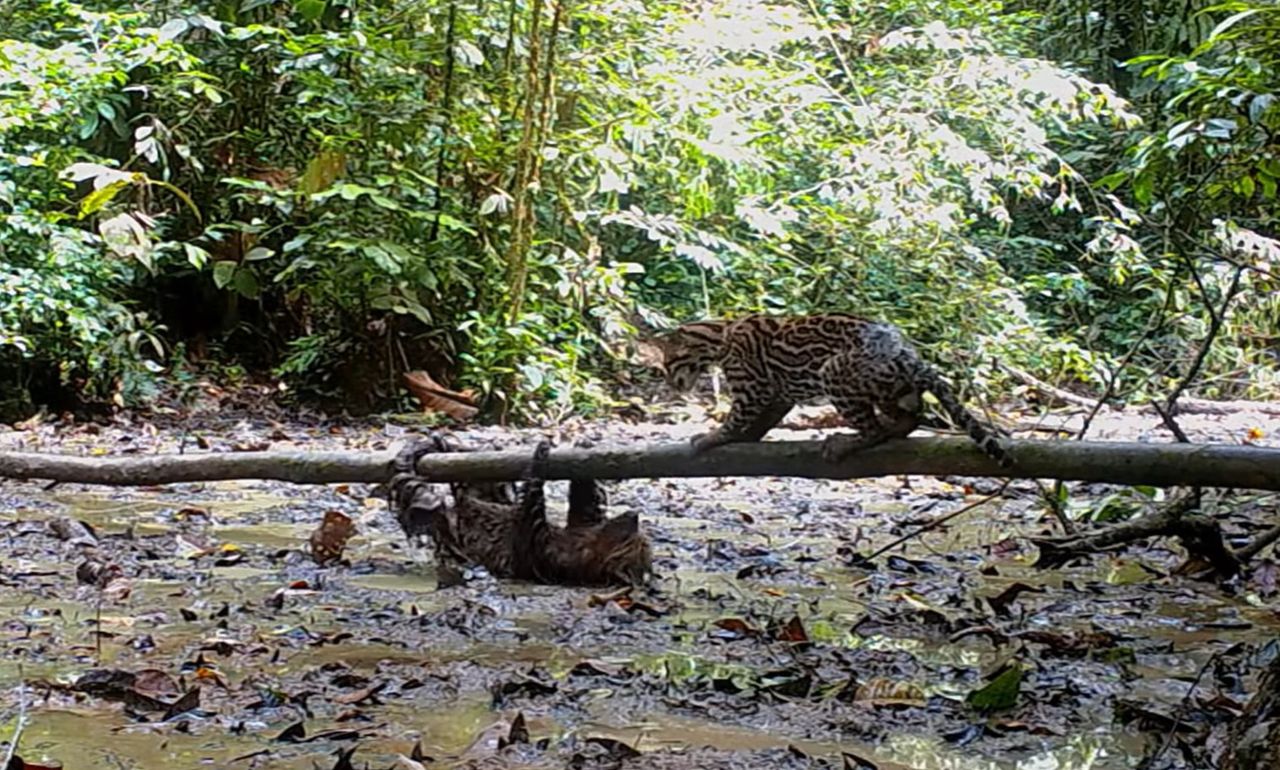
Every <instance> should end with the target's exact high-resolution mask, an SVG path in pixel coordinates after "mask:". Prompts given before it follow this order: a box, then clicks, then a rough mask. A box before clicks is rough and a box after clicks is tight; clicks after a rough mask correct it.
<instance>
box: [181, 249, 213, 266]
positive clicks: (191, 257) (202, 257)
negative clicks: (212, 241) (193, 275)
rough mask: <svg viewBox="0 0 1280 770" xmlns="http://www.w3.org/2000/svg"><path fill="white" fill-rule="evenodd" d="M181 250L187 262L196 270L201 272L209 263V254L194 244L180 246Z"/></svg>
mask: <svg viewBox="0 0 1280 770" xmlns="http://www.w3.org/2000/svg"><path fill="white" fill-rule="evenodd" d="M182 250H183V252H185V253H186V255H187V261H188V262H190V263H191V266H192V267H194V268H196V269H197V270H203V269H204V266H205V265H207V264H208V263H209V252H207V251H205V250H204V249H202V248H200V247H199V246H197V245H195V244H194V243H184V244H182Z"/></svg>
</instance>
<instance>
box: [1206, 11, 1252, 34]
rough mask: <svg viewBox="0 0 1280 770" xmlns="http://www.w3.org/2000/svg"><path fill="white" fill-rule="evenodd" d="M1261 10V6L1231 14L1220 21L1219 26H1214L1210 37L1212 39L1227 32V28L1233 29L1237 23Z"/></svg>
mask: <svg viewBox="0 0 1280 770" xmlns="http://www.w3.org/2000/svg"><path fill="white" fill-rule="evenodd" d="M1260 10H1261V9H1260V8H1249V9H1248V10H1244V11H1240V12H1239V13H1233V14H1231V15H1230V16H1228V17H1227V18H1225V19H1223V20H1222V21H1220V22H1218V26H1216V27H1214V28H1213V31H1212V32H1210V33H1209V39H1210V40H1212V39H1214V38H1216V37H1218V36H1219V35H1221V34H1222V33H1223V32H1226V31H1227V30H1229V29H1231V28H1232V27H1234V26H1235V25H1237V24H1239V23H1240V22H1242V21H1244V20H1245V19H1247V18H1249V17H1250V16H1252V15H1254V14H1255V13H1257V12H1258V11H1260Z"/></svg>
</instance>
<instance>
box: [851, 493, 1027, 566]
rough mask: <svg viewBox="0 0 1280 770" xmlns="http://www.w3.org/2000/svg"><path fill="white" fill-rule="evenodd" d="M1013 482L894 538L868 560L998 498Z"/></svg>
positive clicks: (868, 558) (868, 559)
mask: <svg viewBox="0 0 1280 770" xmlns="http://www.w3.org/2000/svg"><path fill="white" fill-rule="evenodd" d="M1011 483H1013V479H1008V480H1006V481H1005V482H1004V483H1003V484H1001V485H1000V488H999V489H997V490H996V491H994V492H992V493H991V494H989V495H987V496H986V497H984V498H982V499H981V500H977V501H974V502H972V503H969V504H968V505H966V506H964V507H961V508H957V509H956V510H954V511H952V512H951V513H948V514H947V515H946V516H942V517H940V518H937V519H934V520H933V521H931V522H929V523H928V524H925V525H924V526H923V527H920V528H919V529H917V530H916V531H914V532H910V533H908V534H905V535H903V536H902V537H900V538H898V539H897V540H894V541H893V542H892V543H889V544H888V545H886V546H885V547H883V548H881V549H880V550H878V551H876V552H875V553H873V554H871V555H870V556H868V557H867V561H873V560H875V559H876V557H878V556H883V555H884V554H885V553H886V552H888V551H891V550H893V549H894V548H897V547H898V546H900V545H902V544H903V543H905V542H907V541H908V540H911V539H913V538H916V537H919V536H920V535H923V534H924V533H926V532H929V531H931V530H934V529H937V528H938V527H941V526H942V525H943V524H946V523H947V522H948V521H951V520H952V519H954V518H955V517H957V516H959V515H961V514H964V513H968V512H969V511H972V510H973V509H974V508H977V507H978V506H980V505H983V504H984V503H989V502H991V501H992V500H994V499H996V498H997V497H999V496H1000V495H1002V494H1004V491H1005V490H1006V489H1008V488H1009V485H1010V484H1011Z"/></svg>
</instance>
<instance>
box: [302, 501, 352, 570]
mask: <svg viewBox="0 0 1280 770" xmlns="http://www.w3.org/2000/svg"><path fill="white" fill-rule="evenodd" d="M355 533H356V525H355V523H353V522H352V521H351V518H350V517H349V516H347V515H346V514H345V513H342V512H340V511H328V512H326V513H325V515H324V521H322V522H320V526H319V527H317V528H316V530H315V531H314V532H312V533H311V558H312V560H314V561H315V563H316V564H319V565H321V566H324V565H325V564H328V563H329V562H333V561H337V560H338V559H341V558H342V551H343V549H345V548H346V547H347V541H348V540H350V539H351V537H352V535H354V534H355Z"/></svg>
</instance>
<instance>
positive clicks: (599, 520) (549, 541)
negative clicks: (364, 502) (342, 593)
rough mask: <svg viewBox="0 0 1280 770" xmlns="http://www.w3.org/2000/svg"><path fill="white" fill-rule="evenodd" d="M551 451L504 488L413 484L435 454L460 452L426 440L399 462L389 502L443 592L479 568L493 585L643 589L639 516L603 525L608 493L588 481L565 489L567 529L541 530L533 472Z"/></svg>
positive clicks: (539, 454)
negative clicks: (426, 542) (431, 563)
mask: <svg viewBox="0 0 1280 770" xmlns="http://www.w3.org/2000/svg"><path fill="white" fill-rule="evenodd" d="M550 448H551V445H550V443H549V442H542V443H541V444H539V445H538V447H537V449H536V450H535V451H534V457H533V461H532V464H531V472H530V476H531V477H530V478H529V479H527V480H526V481H525V482H524V483H523V485H522V486H520V487H517V486H516V485H515V484H511V483H507V482H497V483H455V484H451V485H449V490H450V492H451V493H452V497H453V500H452V502H450V500H449V499H448V498H449V495H447V494H445V492H444V488H443V486H442V485H439V484H434V483H432V482H430V481H428V480H427V479H424V478H422V477H420V476H418V475H417V471H416V468H417V465H418V460H420V459H421V458H422V457H423V456H424V455H426V454H429V453H431V452H453V451H459V448H458V447H457V446H454V445H452V444H451V443H450V441H449V440H448V439H446V438H445V437H444V436H443V435H442V434H439V433H431V434H429V435H428V436H426V437H424V438H419V439H418V440H416V441H413V442H411V443H409V444H408V445H406V446H405V447H404V448H403V449H401V450H400V452H399V454H397V456H396V458H395V460H394V462H393V465H392V470H393V476H392V478H391V482H390V483H389V484H388V489H387V502H388V504H389V505H390V507H391V509H392V510H393V511H394V512H395V515H396V520H397V521H398V522H399V523H400V528H401V529H402V530H404V533H405V536H406V537H408V538H409V539H410V540H415V539H419V538H422V537H427V538H429V539H430V540H431V541H432V544H433V545H434V546H435V555H436V566H437V569H438V571H439V574H440V584H441V586H442V587H447V586H449V585H453V584H455V583H457V582H460V580H461V575H462V573H463V570H464V569H465V568H466V567H469V566H472V565H476V564H479V565H482V566H484V567H485V568H486V569H487V570H488V571H489V573H490V574H492V575H493V576H494V577H497V578H515V579H518V580H529V581H534V582H539V583H548V584H556V585H610V584H624V585H626V584H630V585H640V584H642V583H644V582H646V581H647V580H648V578H649V576H650V573H651V569H652V566H651V565H652V556H651V553H650V549H649V541H648V539H647V538H645V537H644V535H643V534H641V533H640V523H639V519H638V517H637V516H636V514H635V513H627V514H623V515H621V516H615V517H613V518H609V519H606V518H605V515H604V508H605V503H606V500H605V495H604V490H603V489H602V488H601V487H600V485H599V483H597V482H596V481H595V480H594V479H575V480H573V481H571V482H569V514H568V520H567V522H566V526H564V527H558V526H555V525H553V524H551V523H550V522H548V521H547V506H546V498H545V496H544V491H543V483H544V482H543V479H541V478H540V477H539V476H540V475H541V473H540V472H539V467H540V466H541V463H542V462H543V460H545V458H546V456H547V454H548V452H549V451H550Z"/></svg>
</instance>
